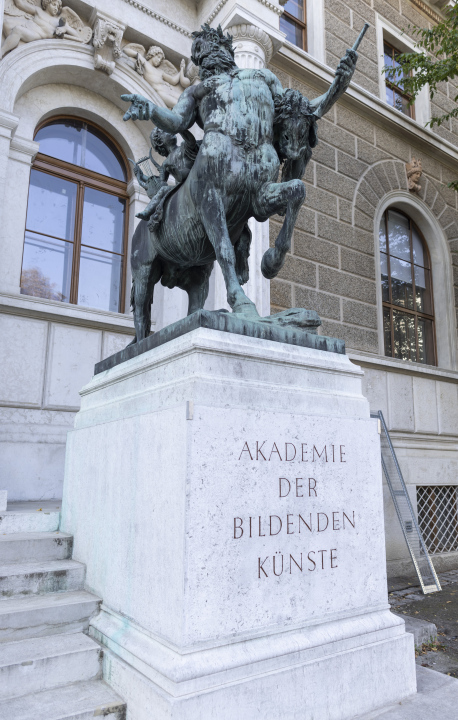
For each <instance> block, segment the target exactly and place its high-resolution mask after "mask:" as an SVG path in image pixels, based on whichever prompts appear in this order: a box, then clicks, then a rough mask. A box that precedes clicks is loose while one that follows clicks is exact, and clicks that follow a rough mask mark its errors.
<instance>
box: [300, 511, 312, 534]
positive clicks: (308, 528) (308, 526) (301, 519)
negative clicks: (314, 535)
mask: <svg viewBox="0 0 458 720" xmlns="http://www.w3.org/2000/svg"><path fill="white" fill-rule="evenodd" d="M301 521H302V522H303V523H304V525H305V527H306V528H307V530H310V532H312V513H310V525H309V524H308V523H306V522H305V520H304V518H303V517H302V515H299V532H300V531H301Z"/></svg>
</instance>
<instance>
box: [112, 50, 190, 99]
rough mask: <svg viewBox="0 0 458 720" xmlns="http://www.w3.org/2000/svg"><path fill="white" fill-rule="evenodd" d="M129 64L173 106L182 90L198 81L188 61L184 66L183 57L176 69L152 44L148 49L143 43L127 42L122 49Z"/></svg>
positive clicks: (161, 51) (162, 52)
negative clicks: (178, 67)
mask: <svg viewBox="0 0 458 720" xmlns="http://www.w3.org/2000/svg"><path fill="white" fill-rule="evenodd" d="M122 52H123V54H124V55H125V57H126V59H128V62H129V65H131V67H133V69H134V70H135V72H137V73H138V74H139V75H141V76H142V77H143V78H144V79H145V80H146V82H147V83H148V84H149V85H151V87H152V88H154V90H156V92H157V93H158V95H159V96H160V97H161V98H162V100H163V101H164V103H165V104H166V105H167V107H169V108H173V107H174V105H175V104H176V102H177V100H178V98H179V97H180V95H181V93H182V92H183V90H185V89H186V88H187V87H189V86H190V85H191V84H192V83H194V82H196V81H198V79H199V77H198V70H197V68H196V67H195V66H194V65H193V64H192V63H191V62H190V63H188V65H187V67H186V61H185V60H184V59H183V60H182V61H181V64H180V69H179V70H178V69H177V68H176V67H175V65H172V63H171V62H170V61H169V60H166V58H165V54H164V51H163V50H162V48H160V47H158V46H157V45H152V46H151V47H150V48H149V49H148V51H147V50H146V48H145V47H144V46H143V45H140V44H137V43H128V44H127V45H124V47H123V49H122Z"/></svg>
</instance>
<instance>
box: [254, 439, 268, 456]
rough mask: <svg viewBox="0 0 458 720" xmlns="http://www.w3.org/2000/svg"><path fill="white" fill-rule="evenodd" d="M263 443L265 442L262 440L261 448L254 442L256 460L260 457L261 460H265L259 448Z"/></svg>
mask: <svg viewBox="0 0 458 720" xmlns="http://www.w3.org/2000/svg"><path fill="white" fill-rule="evenodd" d="M265 442H266V441H265V440H264V442H262V443H261V447H259V442H258V441H257V440H256V460H259V456H261V457H262V459H263V460H265V459H266V458H265V457H264V455H263V454H262V451H261V448H262V446H263V445H264V444H265Z"/></svg>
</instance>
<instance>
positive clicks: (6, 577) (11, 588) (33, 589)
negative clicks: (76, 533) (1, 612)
mask: <svg viewBox="0 0 458 720" xmlns="http://www.w3.org/2000/svg"><path fill="white" fill-rule="evenodd" d="M85 572H86V568H85V566H84V565H83V564H82V563H79V562H76V561H75V560H48V561H47V562H39V563H17V564H15V565H3V566H1V567H0V598H7V597H12V596H14V595H32V594H34V595H36V594H41V595H42V594H44V593H58V592H69V591H70V590H82V589H83V583H84V576H85ZM0 603H1V600H0Z"/></svg>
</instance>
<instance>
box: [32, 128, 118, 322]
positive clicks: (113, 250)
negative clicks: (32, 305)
mask: <svg viewBox="0 0 458 720" xmlns="http://www.w3.org/2000/svg"><path fill="white" fill-rule="evenodd" d="M36 139H37V140H38V141H39V143H40V151H41V152H40V153H39V154H38V156H37V158H36V160H35V163H34V167H33V168H32V171H31V175H30V186H29V199H28V207H27V220H26V230H25V238H24V251H23V263H22V273H21V292H22V293H23V294H27V295H32V296H35V297H42V298H47V299H49V300H54V301H61V302H69V303H73V304H76V303H79V304H80V305H85V306H87V307H94V308H98V309H100V310H107V311H112V312H120V311H123V309H124V307H123V306H124V287H123V269H124V267H125V266H124V253H125V227H126V222H125V220H126V214H127V200H126V198H127V187H126V182H125V179H126V169H125V167H124V165H123V163H122V160H121V156H120V155H119V153H118V151H117V149H116V148H115V146H114V145H113V144H112V143H111V141H110V139H109V138H106V137H105V136H104V135H103V134H102V133H101V132H100V131H99V130H98V129H97V128H95V127H92V126H91V125H89V124H87V123H85V122H83V121H82V120H78V119H68V120H63V119H62V120H61V119H59V120H54V121H52V122H50V123H49V124H48V125H46V126H44V127H43V128H41V130H39V131H38V132H37V134H36ZM45 156H46V157H45ZM94 173H97V175H95V174H94ZM119 180H121V181H122V183H120V182H118V181H119ZM89 246H91V247H89Z"/></svg>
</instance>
